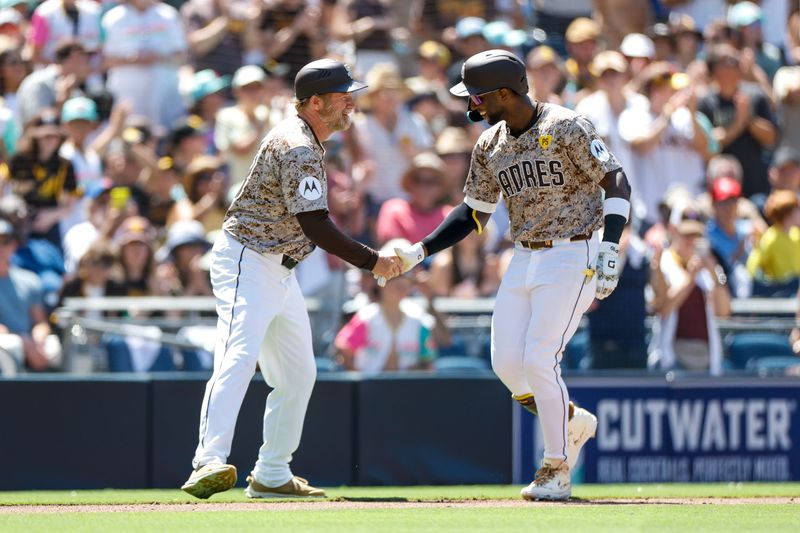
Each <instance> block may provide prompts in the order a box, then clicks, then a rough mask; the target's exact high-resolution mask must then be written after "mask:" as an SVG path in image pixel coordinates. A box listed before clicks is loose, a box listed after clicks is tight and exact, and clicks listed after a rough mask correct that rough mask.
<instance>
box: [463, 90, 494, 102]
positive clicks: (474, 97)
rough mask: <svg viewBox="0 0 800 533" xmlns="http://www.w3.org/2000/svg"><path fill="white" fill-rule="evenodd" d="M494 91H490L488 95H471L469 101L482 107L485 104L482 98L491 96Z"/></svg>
mask: <svg viewBox="0 0 800 533" xmlns="http://www.w3.org/2000/svg"><path fill="white" fill-rule="evenodd" d="M493 92H494V91H489V92H488V93H481V94H471V95H469V100H470V102H472V103H473V104H475V105H481V104H482V103H483V98H481V97H482V96H486V95H487V94H491V93H493Z"/></svg>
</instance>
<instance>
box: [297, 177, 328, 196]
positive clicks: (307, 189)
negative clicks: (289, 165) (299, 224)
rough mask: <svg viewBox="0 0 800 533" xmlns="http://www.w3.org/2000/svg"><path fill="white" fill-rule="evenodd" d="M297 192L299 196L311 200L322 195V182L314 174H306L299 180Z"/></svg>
mask: <svg viewBox="0 0 800 533" xmlns="http://www.w3.org/2000/svg"><path fill="white" fill-rule="evenodd" d="M298 192H299V193H300V196H302V197H303V198H305V199H306V200H309V201H312V202H313V201H314V200H319V198H320V197H321V196H322V184H321V183H320V182H319V180H318V179H317V178H315V177H314V176H306V177H305V178H303V179H302V180H301V181H300V187H299V189H298Z"/></svg>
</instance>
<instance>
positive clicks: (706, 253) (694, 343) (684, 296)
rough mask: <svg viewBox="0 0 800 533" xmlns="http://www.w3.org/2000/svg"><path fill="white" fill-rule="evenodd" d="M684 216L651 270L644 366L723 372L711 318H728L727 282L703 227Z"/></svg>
mask: <svg viewBox="0 0 800 533" xmlns="http://www.w3.org/2000/svg"><path fill="white" fill-rule="evenodd" d="M688 216H689V215H687V214H684V215H683V216H682V217H681V218H682V220H681V221H680V222H679V223H678V224H677V225H676V227H675V231H674V232H673V235H672V242H671V244H670V247H669V248H668V249H666V250H664V252H663V253H662V254H661V258H660V261H659V264H658V265H655V266H656V268H654V269H653V279H652V280H651V286H652V287H653V290H654V296H653V301H654V311H655V312H656V313H657V326H654V328H655V329H654V333H653V340H652V342H651V350H650V354H649V356H648V365H649V366H650V367H657V368H660V369H662V370H669V369H672V368H682V369H685V370H690V371H701V370H708V371H710V373H711V374H712V375H719V374H720V373H721V372H722V343H721V340H720V335H719V329H718V327H717V323H716V318H726V317H728V316H729V315H730V299H731V296H730V292H729V291H728V287H727V283H726V281H727V280H726V278H725V276H724V274H723V273H722V269H721V268H720V267H719V265H718V264H717V262H716V261H715V259H714V256H713V255H712V254H711V253H710V250H709V247H708V241H707V240H705V225H704V224H703V223H702V222H700V221H699V220H694V219H691V218H688Z"/></svg>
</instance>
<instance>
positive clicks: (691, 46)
mask: <svg viewBox="0 0 800 533" xmlns="http://www.w3.org/2000/svg"><path fill="white" fill-rule="evenodd" d="M673 19H674V22H673ZM670 31H671V32H672V35H673V38H674V40H675V56H674V61H675V63H676V66H677V68H678V70H679V71H681V72H686V71H687V69H688V68H689V65H690V64H691V63H693V62H694V61H696V60H697V54H698V52H699V51H700V44H701V43H702V41H703V34H702V33H701V32H700V31H698V29H697V25H696V24H695V21H694V19H693V18H692V17H691V16H690V15H686V14H683V15H677V16H676V17H670Z"/></svg>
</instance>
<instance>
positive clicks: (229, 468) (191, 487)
mask: <svg viewBox="0 0 800 533" xmlns="http://www.w3.org/2000/svg"><path fill="white" fill-rule="evenodd" d="M234 485H236V467H235V466H233V465H226V464H221V463H209V464H207V465H204V466H201V467H200V468H198V469H197V470H195V471H194V472H192V475H190V476H189V479H187V480H186V483H184V484H183V486H182V487H181V490H182V491H184V492H186V493H188V494H191V495H192V496H194V497H195V498H200V499H201V500H205V499H206V498H208V497H210V496H211V495H212V494H216V493H218V492H225V491H226V490H228V489H232V488H233V486H234Z"/></svg>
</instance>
